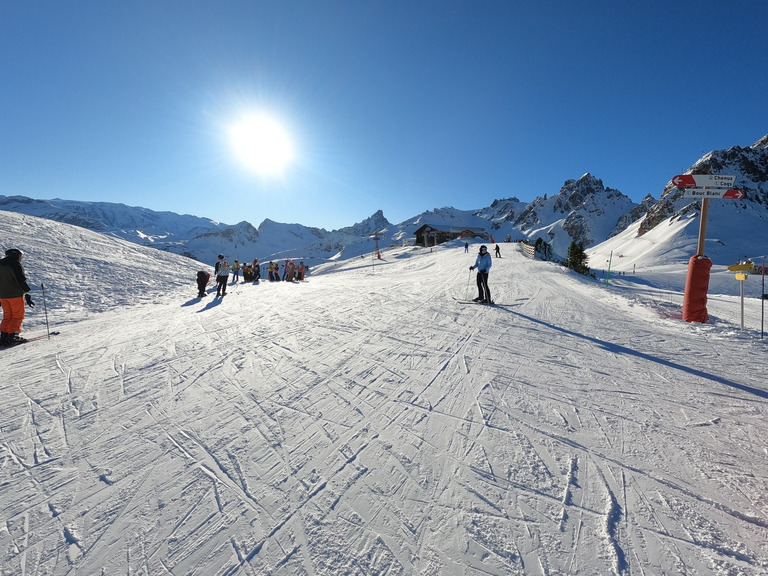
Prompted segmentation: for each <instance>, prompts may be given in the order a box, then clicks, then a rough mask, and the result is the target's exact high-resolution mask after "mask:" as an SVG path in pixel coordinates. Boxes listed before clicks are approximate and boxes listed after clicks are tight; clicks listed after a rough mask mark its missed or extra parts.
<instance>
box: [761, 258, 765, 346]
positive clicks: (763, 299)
mask: <svg viewBox="0 0 768 576" xmlns="http://www.w3.org/2000/svg"><path fill="white" fill-rule="evenodd" d="M760 302H761V303H762V307H761V308H760V340H762V339H763V336H764V335H765V260H763V292H762V299H761V301H760Z"/></svg>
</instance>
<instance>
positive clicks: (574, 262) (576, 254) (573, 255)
mask: <svg viewBox="0 0 768 576" xmlns="http://www.w3.org/2000/svg"><path fill="white" fill-rule="evenodd" d="M568 268H570V269H571V270H573V271H574V272H578V273H579V274H587V275H588V274H589V266H588V265H587V253H586V252H584V243H583V242H576V241H575V240H574V241H573V242H571V245H570V246H568Z"/></svg>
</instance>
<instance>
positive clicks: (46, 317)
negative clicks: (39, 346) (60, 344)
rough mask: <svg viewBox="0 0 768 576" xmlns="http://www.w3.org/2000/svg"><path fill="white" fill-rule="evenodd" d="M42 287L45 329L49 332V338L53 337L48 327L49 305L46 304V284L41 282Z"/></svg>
mask: <svg viewBox="0 0 768 576" xmlns="http://www.w3.org/2000/svg"><path fill="white" fill-rule="evenodd" d="M40 288H42V290H43V311H44V312H45V331H46V332H47V333H48V340H50V339H51V329H50V328H49V327H48V307H47V306H46V304H45V284H43V283H42V282H41V283H40Z"/></svg>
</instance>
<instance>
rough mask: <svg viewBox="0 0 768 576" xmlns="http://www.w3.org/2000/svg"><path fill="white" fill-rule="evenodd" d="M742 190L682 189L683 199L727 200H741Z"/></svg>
mask: <svg viewBox="0 0 768 576" xmlns="http://www.w3.org/2000/svg"><path fill="white" fill-rule="evenodd" d="M744 196H745V194H744V190H737V189H735V188H728V189H727V188H684V189H683V198H728V199H733V200H741V199H742V198H744Z"/></svg>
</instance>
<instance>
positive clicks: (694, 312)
mask: <svg viewBox="0 0 768 576" xmlns="http://www.w3.org/2000/svg"><path fill="white" fill-rule="evenodd" d="M735 182H736V176H733V175H726V174H678V175H677V176H675V177H674V178H672V184H673V185H675V186H677V187H678V188H683V189H685V190H684V192H683V197H684V198H685V197H691V198H701V221H700V222H699V243H698V246H697V247H696V254H695V255H694V256H692V257H691V259H690V261H689V263H688V278H687V279H686V282H685V295H684V297H683V320H685V321H686V322H706V321H707V320H708V316H707V306H706V303H707V291H708V290H709V269H710V268H711V267H712V261H711V260H710V259H709V258H707V257H706V256H705V255H704V241H705V240H706V235H707V217H708V215H709V199H710V198H732V199H735V200H736V199H741V198H744V192H743V191H742V190H736V189H734V188H732V186H733V185H734V183H735ZM743 286H744V285H743V284H742V289H743ZM743 322H744V321H743V319H742V329H743Z"/></svg>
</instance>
